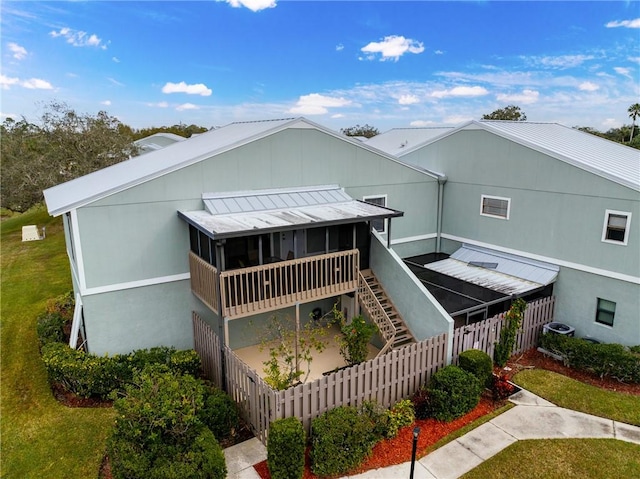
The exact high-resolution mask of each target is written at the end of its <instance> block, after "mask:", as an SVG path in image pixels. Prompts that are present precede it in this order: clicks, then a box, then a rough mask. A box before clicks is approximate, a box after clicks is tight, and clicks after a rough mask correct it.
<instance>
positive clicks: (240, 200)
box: [178, 185, 404, 239]
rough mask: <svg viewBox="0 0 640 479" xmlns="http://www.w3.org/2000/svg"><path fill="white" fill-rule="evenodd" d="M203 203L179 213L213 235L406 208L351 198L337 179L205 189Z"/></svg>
mask: <svg viewBox="0 0 640 479" xmlns="http://www.w3.org/2000/svg"><path fill="white" fill-rule="evenodd" d="M202 199H203V201H204V205H205V209H204V210H197V211H178V215H179V216H180V217H181V218H183V219H184V220H185V221H187V222H188V223H190V224H192V225H194V226H195V227H197V228H198V229H200V230H202V231H205V232H206V233H207V234H208V235H209V236H210V237H211V238H213V239H223V238H230V237H240V236H251V235H256V234H262V233H269V232H273V231H286V230H294V229H304V228H314V227H320V226H331V225H338V224H346V223H355V222H360V221H371V220H375V219H384V218H393V217H397V216H402V215H403V214H404V213H403V212H401V211H397V210H394V209H391V208H385V207H382V206H377V205H374V204H370V203H366V202H364V201H359V200H354V199H353V198H351V197H350V196H349V195H348V194H346V193H345V192H344V190H343V189H342V188H340V186H338V185H328V186H316V187H307V188H287V189H273V190H256V191H241V192H230V193H205V194H203V195H202Z"/></svg>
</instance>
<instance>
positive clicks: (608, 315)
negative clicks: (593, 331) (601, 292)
mask: <svg viewBox="0 0 640 479" xmlns="http://www.w3.org/2000/svg"><path fill="white" fill-rule="evenodd" d="M615 314H616V303H614V302H613V301H608V300H606V299H601V298H598V309H597V311H596V322H597V323H602V324H606V325H607V326H613V317H614V316H615Z"/></svg>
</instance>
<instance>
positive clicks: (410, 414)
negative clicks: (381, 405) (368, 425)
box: [385, 399, 416, 438]
mask: <svg viewBox="0 0 640 479" xmlns="http://www.w3.org/2000/svg"><path fill="white" fill-rule="evenodd" d="M385 417H386V430H385V437H387V438H392V437H396V436H397V435H398V431H399V430H400V428H402V427H405V426H409V425H410V424H413V422H414V421H415V420H416V414H415V411H414V409H413V403H412V402H411V400H410V399H403V400H402V401H398V402H397V403H396V404H395V405H394V406H393V407H392V408H391V409H389V410H387V412H386V414H385Z"/></svg>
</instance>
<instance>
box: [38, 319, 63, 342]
mask: <svg viewBox="0 0 640 479" xmlns="http://www.w3.org/2000/svg"><path fill="white" fill-rule="evenodd" d="M65 324H66V321H65V319H64V318H63V317H62V316H60V314H59V313H43V314H41V315H40V316H38V319H37V325H36V333H37V335H38V340H39V341H40V348H42V346H44V345H45V344H49V343H62V342H63V341H64V326H65Z"/></svg>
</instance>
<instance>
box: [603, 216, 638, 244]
mask: <svg viewBox="0 0 640 479" xmlns="http://www.w3.org/2000/svg"><path fill="white" fill-rule="evenodd" d="M611 215H618V216H626V217H627V222H626V224H625V228H624V240H623V241H617V240H612V239H607V229H608V226H609V217H610V216H611ZM629 231H631V213H630V212H628V211H616V210H605V212H604V224H603V225H602V242H603V243H609V244H617V245H622V246H627V242H628V241H629Z"/></svg>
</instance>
